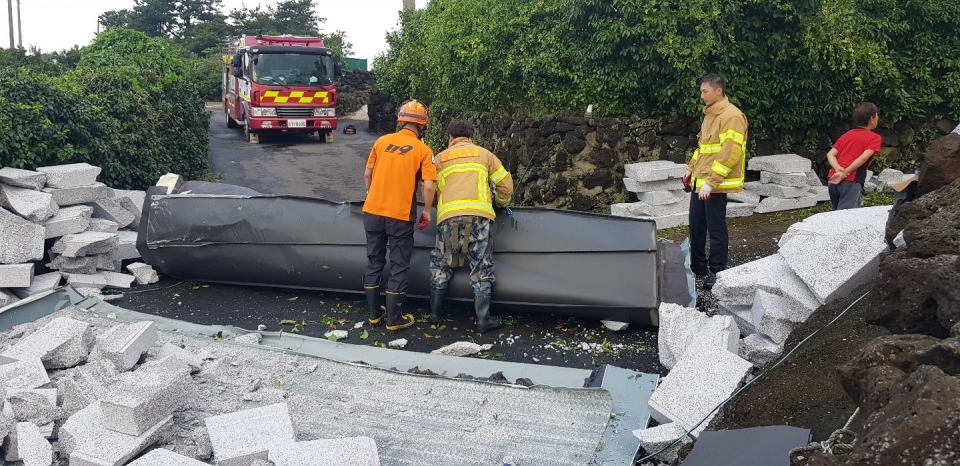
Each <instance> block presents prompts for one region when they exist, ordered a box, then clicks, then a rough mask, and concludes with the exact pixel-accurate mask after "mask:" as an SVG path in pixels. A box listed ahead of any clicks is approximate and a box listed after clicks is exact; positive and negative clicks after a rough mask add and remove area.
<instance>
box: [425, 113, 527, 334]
mask: <svg viewBox="0 0 960 466" xmlns="http://www.w3.org/2000/svg"><path fill="white" fill-rule="evenodd" d="M447 134H448V135H449V136H448V137H449V139H448V142H449V146H448V148H447V150H445V151H443V152H441V153H439V154H437V155H436V156H434V163H435V164H436V166H437V191H438V192H439V197H438V199H437V242H436V247H435V248H434V249H433V251H432V252H431V253H430V322H433V323H437V322H440V319H442V318H443V313H442V310H441V307H442V305H443V298H444V295H445V294H446V291H447V284H448V283H449V282H450V279H451V278H452V277H453V271H454V268H456V267H459V266H461V265H464V263H465V262H466V263H469V265H470V285H471V286H473V298H474V309H475V311H476V313H477V330H479V331H480V332H489V331H491V330H495V329H498V328H500V327H501V326H502V325H503V323H502V322H501V321H500V319H497V318H495V317H491V316H490V299H491V297H490V293H491V291H492V289H493V282H494V281H496V278H495V277H494V276H493V256H492V254H491V246H490V225H491V224H492V223H493V221H494V220H495V219H496V216H497V215H496V213H495V212H494V210H493V207H494V204H496V205H497V206H499V207H506V206H508V205H509V204H510V198H511V197H512V196H513V178H512V177H511V176H510V173H509V172H507V170H506V168H504V166H503V164H502V163H501V162H500V159H498V158H497V156H496V155H493V153H492V152H490V151H488V150H486V149H484V148H482V147H480V146H478V145H476V144H474V143H473V141H472V140H471V138H472V137H473V125H472V124H470V123H469V122H467V121H453V122H451V123H450V125H449V126H448V127H447ZM424 220H426V222H427V223H429V217H427V218H426V219H424V218H423V217H421V225H422V226H421V229H423V227H425V226H426V224H425V223H423V222H424Z"/></svg>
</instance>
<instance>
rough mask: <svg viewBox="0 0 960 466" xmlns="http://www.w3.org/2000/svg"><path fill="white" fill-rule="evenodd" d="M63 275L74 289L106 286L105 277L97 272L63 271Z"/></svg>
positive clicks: (100, 288)
mask: <svg viewBox="0 0 960 466" xmlns="http://www.w3.org/2000/svg"><path fill="white" fill-rule="evenodd" d="M63 276H64V277H66V279H67V284H68V285H70V286H72V287H74V288H75V289H79V288H95V289H97V290H102V289H103V288H104V287H106V286H107V279H106V278H104V277H102V276H100V275H97V274H92V275H87V274H82V273H64V274H63Z"/></svg>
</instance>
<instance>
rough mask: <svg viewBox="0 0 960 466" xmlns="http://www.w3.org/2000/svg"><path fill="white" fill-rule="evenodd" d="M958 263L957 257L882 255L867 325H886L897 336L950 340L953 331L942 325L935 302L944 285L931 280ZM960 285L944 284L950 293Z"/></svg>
mask: <svg viewBox="0 0 960 466" xmlns="http://www.w3.org/2000/svg"><path fill="white" fill-rule="evenodd" d="M956 260H957V257H956V256H936V257H931V258H918V257H911V256H910V255H909V253H907V252H900V251H898V252H893V253H886V254H883V255H881V257H880V276H879V277H878V278H877V280H876V281H875V282H874V289H873V293H872V295H873V296H872V297H871V302H872V303H873V308H872V309H871V311H870V312H869V314H868V315H867V322H869V323H871V324H876V325H882V326H884V327H886V328H888V329H889V330H890V331H891V332H893V333H921V334H924V335H933V336H936V337H945V336H947V329H949V328H950V327H944V326H943V325H942V324H941V322H940V319H939V318H938V309H937V308H938V303H937V300H936V298H935V293H940V292H939V291H938V290H939V288H940V286H941V285H942V284H940V283H936V282H934V280H933V278H932V277H931V276H932V275H934V274H935V273H938V270H939V269H941V268H944V267H949V268H951V269H952V268H953V266H954V263H955V262H956ZM957 285H958V284H957V282H953V283H948V284H943V286H946V287H948V288H949V289H955V287H956V286H957ZM951 296H952V295H951ZM944 299H945V300H947V298H944Z"/></svg>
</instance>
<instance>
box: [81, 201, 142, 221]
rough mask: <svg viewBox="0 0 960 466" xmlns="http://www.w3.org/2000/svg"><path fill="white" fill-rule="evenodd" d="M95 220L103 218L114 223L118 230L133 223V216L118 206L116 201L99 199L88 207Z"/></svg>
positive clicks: (118, 202)
mask: <svg viewBox="0 0 960 466" xmlns="http://www.w3.org/2000/svg"><path fill="white" fill-rule="evenodd" d="M90 206H91V207H93V216H94V217H95V218H105V219H107V220H110V221H111V222H115V223H116V224H117V225H118V226H119V227H120V228H123V227H125V226H127V225H129V224H131V223H133V219H134V215H133V214H132V213H130V211H129V210H127V209H125V208H123V206H122V205H120V201H119V200H117V199H100V200H98V201H96V202H94V203H92V204H91V205H90Z"/></svg>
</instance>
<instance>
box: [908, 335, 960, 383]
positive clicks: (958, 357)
mask: <svg viewBox="0 0 960 466" xmlns="http://www.w3.org/2000/svg"><path fill="white" fill-rule="evenodd" d="M916 360H917V364H918V365H927V366H937V367H939V368H940V370H942V371H943V372H945V373H947V374H950V375H953V376H958V375H960V338H956V337H954V338H947V339H946V340H941V341H940V342H938V343H937V344H935V345H933V346H931V347H929V348H927V349H924V350H921V351H920V352H919V353H917V357H916Z"/></svg>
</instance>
